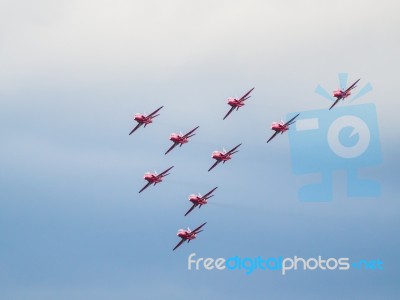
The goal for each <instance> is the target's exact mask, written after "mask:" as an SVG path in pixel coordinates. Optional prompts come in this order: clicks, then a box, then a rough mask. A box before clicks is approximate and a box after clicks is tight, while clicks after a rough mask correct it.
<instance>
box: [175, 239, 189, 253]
mask: <svg viewBox="0 0 400 300" xmlns="http://www.w3.org/2000/svg"><path fill="white" fill-rule="evenodd" d="M184 241H186V239H181V241H180V242H179V243H178V244H177V245H176V246H175V248H174V249H172V251H174V250H175V249H176V248H178V247H179V246H180V245H182V244H183V242H184Z"/></svg>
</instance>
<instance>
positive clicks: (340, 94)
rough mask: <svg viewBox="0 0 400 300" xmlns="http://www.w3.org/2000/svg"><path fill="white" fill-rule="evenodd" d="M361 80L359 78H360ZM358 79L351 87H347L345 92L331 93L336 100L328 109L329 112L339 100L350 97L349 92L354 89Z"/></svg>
mask: <svg viewBox="0 0 400 300" xmlns="http://www.w3.org/2000/svg"><path fill="white" fill-rule="evenodd" d="M360 79H361V78H360ZM360 79H358V80H357V81H356V82H354V83H353V84H352V85H351V86H349V87H348V88H347V89H346V90H344V91H342V90H341V89H337V90H334V91H333V97H335V98H336V100H335V102H334V103H333V104H332V105H331V107H329V110H330V109H331V108H332V107H334V106H335V105H336V104H337V103H338V102H339V101H340V100H344V99H345V98H347V97H348V96H350V95H351V92H350V91H351V90H352V89H354V88H355V87H356V84H357V83H358V82H359V81H360Z"/></svg>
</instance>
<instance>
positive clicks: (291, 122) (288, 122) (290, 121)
mask: <svg viewBox="0 0 400 300" xmlns="http://www.w3.org/2000/svg"><path fill="white" fill-rule="evenodd" d="M299 115H300V114H297V115H295V116H294V117H293V118H291V119H290V120H289V121H287V122H286V123H285V124H284V125H283V126H286V125H291V124H293V123H294V122H293V121H294V119H296V118H297V117H298V116H299Z"/></svg>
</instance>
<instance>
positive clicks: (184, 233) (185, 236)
mask: <svg viewBox="0 0 400 300" xmlns="http://www.w3.org/2000/svg"><path fill="white" fill-rule="evenodd" d="M206 224H207V222H205V223H203V224H201V225H200V226H199V227H197V228H196V229H194V230H190V229H189V227H188V229H187V230H185V229H179V230H178V234H177V236H179V237H180V238H181V241H180V242H179V243H178V244H177V245H176V246H175V248H174V249H173V250H172V251H174V250H175V249H176V248H178V247H179V246H180V245H182V244H183V243H184V242H185V241H187V242H188V243H189V242H190V241H191V240H194V239H195V238H196V234H198V233H199V232H202V231H203V230H200V229H201V227H203V226H204V225H206Z"/></svg>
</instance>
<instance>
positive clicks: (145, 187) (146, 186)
mask: <svg viewBox="0 0 400 300" xmlns="http://www.w3.org/2000/svg"><path fill="white" fill-rule="evenodd" d="M151 184H152V183H151V182H148V183H147V184H146V185H145V186H144V187H143V188H142V189H141V190H140V191H139V193H141V192H143V191H144V190H145V189H147V188H148V187H149V186H150V185H151Z"/></svg>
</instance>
